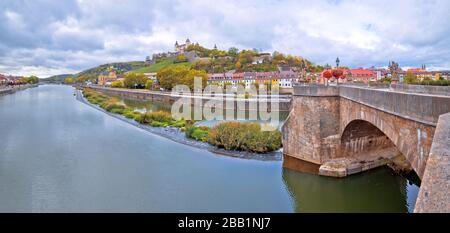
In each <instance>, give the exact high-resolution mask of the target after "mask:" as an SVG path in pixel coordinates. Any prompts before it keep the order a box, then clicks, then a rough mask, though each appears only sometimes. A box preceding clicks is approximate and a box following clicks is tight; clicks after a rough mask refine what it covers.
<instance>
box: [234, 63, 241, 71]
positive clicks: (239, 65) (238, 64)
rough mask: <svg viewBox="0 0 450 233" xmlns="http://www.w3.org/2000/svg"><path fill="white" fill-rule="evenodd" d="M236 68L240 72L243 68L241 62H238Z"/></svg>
mask: <svg viewBox="0 0 450 233" xmlns="http://www.w3.org/2000/svg"><path fill="white" fill-rule="evenodd" d="M235 67H236V69H237V70H240V69H241V68H242V64H241V62H240V61H238V62H236V65H235Z"/></svg>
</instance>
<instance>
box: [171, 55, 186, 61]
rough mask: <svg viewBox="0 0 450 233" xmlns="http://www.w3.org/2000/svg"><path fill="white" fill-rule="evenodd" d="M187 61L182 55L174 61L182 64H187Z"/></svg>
mask: <svg viewBox="0 0 450 233" xmlns="http://www.w3.org/2000/svg"><path fill="white" fill-rule="evenodd" d="M187 61H188V59H187V57H186V56H185V55H184V54H181V55H178V56H177V57H176V59H175V61H174V62H175V63H182V62H187Z"/></svg>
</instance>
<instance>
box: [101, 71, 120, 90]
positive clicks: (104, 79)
mask: <svg viewBox="0 0 450 233" xmlns="http://www.w3.org/2000/svg"><path fill="white" fill-rule="evenodd" d="M117 79H118V76H117V73H116V71H114V70H113V71H110V72H103V73H101V74H100V75H99V76H98V80H97V84H98V85H101V86H109V85H111V83H112V82H114V81H116V80H117Z"/></svg>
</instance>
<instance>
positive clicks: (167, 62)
mask: <svg viewBox="0 0 450 233" xmlns="http://www.w3.org/2000/svg"><path fill="white" fill-rule="evenodd" d="M190 65H191V63H189V62H181V63H175V62H174V61H173V60H172V59H163V60H161V61H160V62H158V63H156V64H153V65H149V66H145V67H142V68H140V69H135V70H132V72H135V73H155V72H158V71H159V70H161V69H163V68H166V67H172V66H190Z"/></svg>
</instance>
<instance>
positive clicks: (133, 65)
mask: <svg viewBox="0 0 450 233" xmlns="http://www.w3.org/2000/svg"><path fill="white" fill-rule="evenodd" d="M144 66H145V63H144V62H143V61H132V62H116V63H108V64H104V65H100V66H97V67H94V68H91V69H88V70H85V71H82V72H80V73H78V74H76V75H75V77H81V76H85V77H87V78H88V79H96V78H97V77H98V76H99V75H100V74H101V73H103V72H108V71H109V69H110V67H114V69H115V70H116V71H117V72H118V73H119V74H120V73H125V72H128V71H131V70H136V69H141V68H143V67H144Z"/></svg>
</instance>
